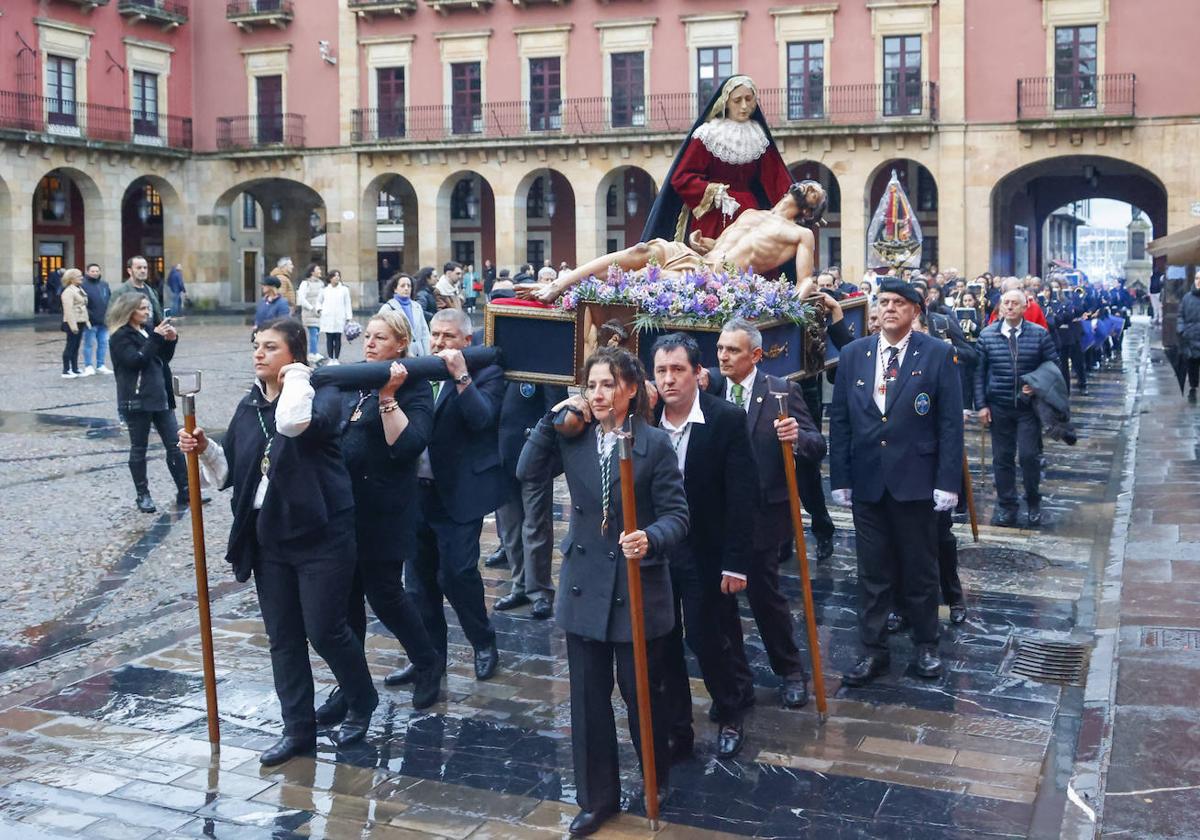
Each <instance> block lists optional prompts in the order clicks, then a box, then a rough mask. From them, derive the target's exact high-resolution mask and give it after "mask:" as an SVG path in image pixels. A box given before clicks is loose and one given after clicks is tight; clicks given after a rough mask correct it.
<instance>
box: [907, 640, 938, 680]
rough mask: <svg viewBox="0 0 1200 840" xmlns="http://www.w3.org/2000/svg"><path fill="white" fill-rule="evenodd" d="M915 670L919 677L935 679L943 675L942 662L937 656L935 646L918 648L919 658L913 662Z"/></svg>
mask: <svg viewBox="0 0 1200 840" xmlns="http://www.w3.org/2000/svg"><path fill="white" fill-rule="evenodd" d="M913 669H914V670H915V671H916V672H917V676H919V677H925V678H926V679H933V678H934V677H936V676H938V675H939V674H941V673H942V660H941V657H939V656H938V655H937V648H936V647H934V646H933V645H921V646H920V647H918V648H917V657H916V659H914V660H913Z"/></svg>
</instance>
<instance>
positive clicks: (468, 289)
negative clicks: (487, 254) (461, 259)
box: [462, 263, 483, 313]
mask: <svg viewBox="0 0 1200 840" xmlns="http://www.w3.org/2000/svg"><path fill="white" fill-rule="evenodd" d="M476 284H478V285H479V288H478V289H476V288H475V286H476ZM482 288H483V283H481V282H480V280H479V275H478V274H477V273H476V272H475V265H474V263H469V264H468V265H467V270H466V271H464V272H463V282H462V293H463V305H464V306H465V307H466V309H467V312H468V313H470V312H474V311H475V298H476V296H477V295H478V294H479V292H480V291H481V290H482Z"/></svg>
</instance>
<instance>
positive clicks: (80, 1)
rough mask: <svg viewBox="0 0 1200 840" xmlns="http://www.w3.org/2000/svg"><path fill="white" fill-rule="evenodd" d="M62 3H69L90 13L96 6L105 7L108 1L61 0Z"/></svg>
mask: <svg viewBox="0 0 1200 840" xmlns="http://www.w3.org/2000/svg"><path fill="white" fill-rule="evenodd" d="M62 2H64V3H70V4H71V5H72V6H82V7H83V10H84V11H85V12H90V11H91V10H92V9H94V8H96V7H97V6H107V5H108V0H62Z"/></svg>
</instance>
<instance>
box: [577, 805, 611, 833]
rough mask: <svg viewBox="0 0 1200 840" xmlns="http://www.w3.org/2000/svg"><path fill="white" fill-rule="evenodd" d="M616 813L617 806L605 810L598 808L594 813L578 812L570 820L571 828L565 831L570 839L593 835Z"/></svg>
mask: <svg viewBox="0 0 1200 840" xmlns="http://www.w3.org/2000/svg"><path fill="white" fill-rule="evenodd" d="M616 813H617V806H616V805H610V806H609V807H607V808H598V809H597V810H595V811H580V812H579V813H578V814H576V815H575V819H573V820H571V826H570V828H568V829H567V831H568V832H570V834H571V836H572V837H587V836H588V835H589V834H595V833H596V832H597V831H599V830H600V826H602V825H604V822H605V820H607V819H608V818H609V817H611V816H613V815H614V814H616Z"/></svg>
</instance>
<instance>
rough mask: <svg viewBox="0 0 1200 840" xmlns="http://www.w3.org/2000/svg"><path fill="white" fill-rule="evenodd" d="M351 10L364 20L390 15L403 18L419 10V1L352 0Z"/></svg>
mask: <svg viewBox="0 0 1200 840" xmlns="http://www.w3.org/2000/svg"><path fill="white" fill-rule="evenodd" d="M349 8H350V11H352V12H355V13H356V14H357V15H358V16H359V17H362V18H370V17H371V15H379V14H389V13H391V14H394V15H401V16H403V15H411V14H412V13H413V12H415V11H416V10H417V0H350V3H349Z"/></svg>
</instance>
